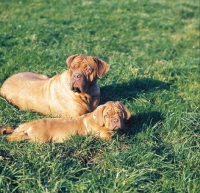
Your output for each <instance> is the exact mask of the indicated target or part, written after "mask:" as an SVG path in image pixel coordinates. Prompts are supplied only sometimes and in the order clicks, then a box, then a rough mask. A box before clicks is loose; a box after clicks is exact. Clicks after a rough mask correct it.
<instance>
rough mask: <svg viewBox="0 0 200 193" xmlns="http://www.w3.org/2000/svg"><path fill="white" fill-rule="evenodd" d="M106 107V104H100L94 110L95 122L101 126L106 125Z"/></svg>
mask: <svg viewBox="0 0 200 193" xmlns="http://www.w3.org/2000/svg"><path fill="white" fill-rule="evenodd" d="M104 109H105V105H100V106H98V107H97V108H96V109H95V110H94V111H93V118H94V120H95V122H96V123H97V124H98V125H100V126H103V125H104V121H103V111H104Z"/></svg>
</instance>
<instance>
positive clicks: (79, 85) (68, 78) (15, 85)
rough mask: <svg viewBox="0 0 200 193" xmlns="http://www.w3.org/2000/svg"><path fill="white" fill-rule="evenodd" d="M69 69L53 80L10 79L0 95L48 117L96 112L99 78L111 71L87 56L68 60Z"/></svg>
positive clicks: (30, 76) (38, 77) (39, 77)
mask: <svg viewBox="0 0 200 193" xmlns="http://www.w3.org/2000/svg"><path fill="white" fill-rule="evenodd" d="M66 62H67V65H68V70H66V71H64V72H63V73H62V74H58V75H56V76H54V77H52V78H49V77H47V76H46V75H42V74H35V73H31V72H24V73H19V74H15V75H13V76H11V77H10V78H8V79H7V80H6V81H5V82H4V83H3V85H2V87H1V90H0V94H1V95H2V96H3V97H5V98H6V99H7V100H8V101H9V102H11V103H12V104H14V105H16V106H18V107H19V108H21V109H24V110H27V109H30V110H33V111H36V112H39V113H42V114H45V115H53V116H60V117H78V116H80V115H82V114H85V113H88V112H91V111H93V110H94V109H95V108H96V107H97V106H98V104H99V98H100V89H99V86H98V85H97V77H99V78H102V76H103V75H104V74H105V73H106V72H107V71H108V70H109V65H108V64H107V63H105V62H104V61H102V60H100V59H98V58H94V57H92V56H86V55H78V54H76V55H73V56H70V57H68V58H67V60H66Z"/></svg>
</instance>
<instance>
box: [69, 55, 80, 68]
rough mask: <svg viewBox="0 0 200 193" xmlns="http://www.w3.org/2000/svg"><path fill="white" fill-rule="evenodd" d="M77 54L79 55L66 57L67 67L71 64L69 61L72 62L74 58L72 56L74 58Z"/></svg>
mask: <svg viewBox="0 0 200 193" xmlns="http://www.w3.org/2000/svg"><path fill="white" fill-rule="evenodd" d="M78 55H79V54H75V55H72V56H69V57H68V58H67V59H66V63H67V66H68V68H69V67H70V66H71V63H72V61H73V60H74V58H76V57H77V56H78Z"/></svg>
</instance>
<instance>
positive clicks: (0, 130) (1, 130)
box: [0, 127, 14, 135]
mask: <svg viewBox="0 0 200 193" xmlns="http://www.w3.org/2000/svg"><path fill="white" fill-rule="evenodd" d="M13 131H14V128H13V127H6V128H5V127H3V128H0V134H1V135H9V134H11V133H13Z"/></svg>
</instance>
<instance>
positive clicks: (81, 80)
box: [66, 54, 110, 93]
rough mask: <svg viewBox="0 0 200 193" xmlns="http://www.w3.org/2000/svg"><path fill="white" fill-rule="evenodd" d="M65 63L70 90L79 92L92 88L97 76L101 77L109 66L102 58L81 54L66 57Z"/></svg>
mask: <svg viewBox="0 0 200 193" xmlns="http://www.w3.org/2000/svg"><path fill="white" fill-rule="evenodd" d="M66 63H67V65H68V72H69V73H68V81H69V84H70V87H71V90H73V91H74V92H79V93H80V92H85V93H87V92H88V91H89V90H90V89H92V88H93V86H94V84H95V83H96V80H97V77H99V78H102V77H103V75H104V74H105V73H106V72H107V71H108V70H109V68H110V66H109V65H108V64H107V63H106V62H104V61H103V60H100V59H98V58H95V57H92V56H86V55H82V54H76V55H73V56H70V57H68V58H67V60H66Z"/></svg>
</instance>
